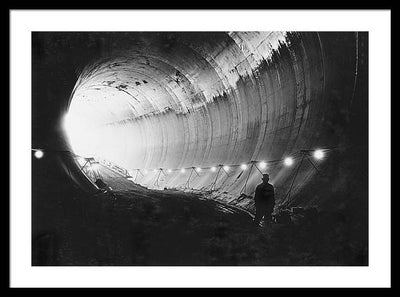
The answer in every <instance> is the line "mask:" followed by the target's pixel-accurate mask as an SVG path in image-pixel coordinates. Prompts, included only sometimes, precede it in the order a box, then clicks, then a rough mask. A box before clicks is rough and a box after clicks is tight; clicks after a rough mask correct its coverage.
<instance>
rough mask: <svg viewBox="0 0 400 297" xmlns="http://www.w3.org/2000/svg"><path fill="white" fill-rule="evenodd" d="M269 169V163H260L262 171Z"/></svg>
mask: <svg viewBox="0 0 400 297" xmlns="http://www.w3.org/2000/svg"><path fill="white" fill-rule="evenodd" d="M266 167H267V163H265V162H264V161H261V162H260V168H261V169H265V168H266Z"/></svg>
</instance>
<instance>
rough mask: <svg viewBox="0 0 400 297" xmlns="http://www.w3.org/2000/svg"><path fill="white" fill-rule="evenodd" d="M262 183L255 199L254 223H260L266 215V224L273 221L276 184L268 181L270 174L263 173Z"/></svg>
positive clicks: (257, 189) (258, 187)
mask: <svg viewBox="0 0 400 297" xmlns="http://www.w3.org/2000/svg"><path fill="white" fill-rule="evenodd" d="M262 181H263V182H262V183H261V184H259V185H258V186H257V188H256V193H255V195H254V200H255V204H256V216H255V217H254V224H255V225H257V226H258V225H259V224H260V221H261V219H262V218H263V217H264V222H265V223H266V224H270V223H271V219H272V218H271V215H272V212H273V211H274V207H275V191H274V186H273V185H271V184H270V183H268V181H269V175H268V174H263V177H262Z"/></svg>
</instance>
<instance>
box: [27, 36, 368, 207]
mask: <svg viewBox="0 0 400 297" xmlns="http://www.w3.org/2000/svg"><path fill="white" fill-rule="evenodd" d="M41 34H45V33H41ZM96 34H97V33H81V34H80V35H79V36H78V38H76V37H74V38H75V41H74V43H72V44H73V45H71V40H72V39H73V38H72V35H71V39H70V40H68V38H67V40H68V42H69V43H68V46H66V44H65V43H64V44H63V42H62V41H59V43H58V44H57V43H54V40H52V42H53V44H57V46H58V47H59V48H62V47H66V48H67V50H70V51H71V52H74V54H76V53H79V55H80V58H77V59H76V60H75V61H74V62H73V63H71V64H72V65H67V64H68V63H65V62H63V63H65V65H64V64H63V67H60V68H62V69H57V68H58V67H57V66H56V65H57V63H60V61H59V60H60V59H61V58H58V59H59V60H57V57H54V56H53V57H52V58H51V59H50V58H47V59H48V60H47V61H48V64H47V65H50V66H51V65H54V66H56V67H55V70H53V71H54V72H55V73H54V72H53V73H45V74H43V75H42V78H43V77H48V78H49V81H53V82H54V86H53V88H58V90H57V92H58V94H62V96H60V98H61V100H58V99H56V98H51V99H48V101H47V104H49V105H50V106H51V108H50V109H49V111H48V112H47V113H46V115H47V116H49V117H51V119H52V121H53V122H54V123H57V125H55V126H57V128H56V129H55V131H54V133H53V134H51V135H52V137H49V138H52V140H51V141H50V142H51V145H50V146H52V147H53V148H54V147H57V149H59V150H61V151H63V150H67V151H69V150H70V151H73V152H74V153H75V154H77V155H81V156H89V157H92V156H94V157H96V158H99V159H102V160H103V159H104V160H107V161H110V162H112V163H114V164H117V165H118V166H120V167H122V168H125V169H126V170H128V172H129V173H130V175H131V176H132V177H134V181H135V182H136V183H138V184H141V185H143V186H146V187H148V188H156V189H164V188H177V189H184V188H190V189H194V190H200V191H201V190H203V191H204V190H209V189H210V187H213V189H214V190H215V191H214V192H212V193H211V196H212V197H213V198H216V199H220V200H222V201H224V202H227V203H231V204H233V205H237V206H240V207H242V208H244V209H248V210H251V211H252V210H253V200H252V198H251V195H252V194H253V192H254V189H255V186H256V185H257V184H258V183H260V180H261V172H265V173H269V174H270V176H271V182H272V184H274V186H275V189H276V197H277V203H278V204H280V205H283V204H288V203H289V205H301V206H318V207H321V208H324V207H332V206H334V207H336V208H342V209H349V210H351V211H352V212H353V213H354V212H360V213H361V210H360V209H362V211H364V210H365V209H366V207H367V202H366V199H365V197H366V191H367V189H366V186H367V177H366V176H367V170H368V169H367V165H366V164H367V163H366V160H367V153H368V151H367V149H368V146H367V141H368V137H367V135H368V131H367V130H368V129H367V128H368V122H367V110H368V105H367V102H368V96H367V62H368V61H367V58H366V57H367V45H368V35H367V33H357V32H229V33H226V32H180V33H176V32H141V33H132V32H130V33H123V32H120V33H102V34H103V35H101V37H99V36H98V35H96ZM42 36H43V35H42ZM38 40H39V41H38V42H39V43H40V42H42V43H45V40H46V38H43V39H40V38H38ZM43 40H44V41H43ZM44 47H45V46H43V48H44ZM39 52H40V51H39ZM39 54H41V55H45V56H46V55H47V57H50V56H51V54H52V52H51V51H50V52H48V53H46V54H43V52H42V53H39ZM39 54H38V55H39ZM39 71H43V73H44V70H39ZM51 76H53V77H51ZM61 76H64V77H68V78H67V79H66V78H63V79H64V80H60V79H58V80H57V78H60V77H61ZM68 90H69V91H68ZM34 91H35V88H34ZM34 94H35V93H34ZM42 100H43V99H42ZM46 125H47V124H45V123H43V124H42V126H40V125H39V126H37V127H36V126H35V127H34V132H35V131H36V130H35V129H39V128H43V127H44V126H46ZM47 129H49V128H48V127H47ZM34 134H35V133H34ZM35 141H36V143H37V144H38V147H41V146H40V145H41V144H43V143H46V144H48V143H50V142H49V141H47V139H40V137H37V138H35V139H34V142H35ZM46 141H47V142H46ZM315 149H321V150H322V151H324V153H325V155H324V158H323V159H322V160H318V161H315V160H314V161H313V162H314V163H313V162H309V161H308V160H306V159H308V158H309V157H308V156H306V158H305V159H304V158H303V159H302V156H303V155H302V153H301V152H302V151H303V153H304V151H307V150H311V151H312V150H315ZM288 156H291V157H292V158H293V160H294V164H293V165H292V166H285V165H284V164H283V162H282V160H283V159H284V158H286V157H288ZM252 161H253V162H261V161H264V162H265V163H266V166H264V167H260V166H258V169H257V168H255V167H253V168H252V171H251V172H250V167H251V162H252ZM60 164H62V166H64V167H65V168H68V170H70V172H71V171H72V172H73V173H74V180H75V181H77V183H79V184H80V185H82V184H83V182H82V181H84V178H82V176H81V173H80V172H79V170H77V166H76V163H75V162H74V161H73V159H72V157H69V156H68V155H63V157H62V162H61V163H60ZM241 164H247V168H246V170H243V168H242V167H241V166H240V165H241ZM257 164H258V163H257ZM220 165H224V166H229V168H226V169H227V170H220V171H218V169H219V168H220V167H218V166H220ZM213 167H216V169H217V170H215V171H213V170H212V169H213ZM160 168H162V169H163V174H160ZM182 168H186V170H185V172H182V171H181V169H182ZM191 168H202V170H201V171H199V172H192V175H191V178H190V179H188V177H189V175H190V174H191V170H192V169H191ZM138 169H140V170H141V173H143V172H146V171H147V173H146V174H143V175H142V174H138V172H137V171H138ZM259 169H260V170H259ZM168 170H169V171H168ZM260 171H261V172H260ZM164 172H165V173H166V174H164ZM295 175H296V178H295V179H294V177H295ZM244 186H245V187H244ZM83 187H90V183H86V185H84V186H83ZM289 189H291V192H290V195H289V196H288V195H287V194H288V191H289ZM241 194H245V195H242V196H240V195H241ZM289 199H290V201H289ZM357 209H358V210H359V211H357Z"/></svg>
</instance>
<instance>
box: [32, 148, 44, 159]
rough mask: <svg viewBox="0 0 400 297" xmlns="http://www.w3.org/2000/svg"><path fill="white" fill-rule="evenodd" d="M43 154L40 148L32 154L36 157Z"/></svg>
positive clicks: (40, 156)
mask: <svg viewBox="0 0 400 297" xmlns="http://www.w3.org/2000/svg"><path fill="white" fill-rule="evenodd" d="M43 155H44V153H43V151H41V150H37V151H36V152H35V153H34V156H35V157H36V159H40V158H42V157H43Z"/></svg>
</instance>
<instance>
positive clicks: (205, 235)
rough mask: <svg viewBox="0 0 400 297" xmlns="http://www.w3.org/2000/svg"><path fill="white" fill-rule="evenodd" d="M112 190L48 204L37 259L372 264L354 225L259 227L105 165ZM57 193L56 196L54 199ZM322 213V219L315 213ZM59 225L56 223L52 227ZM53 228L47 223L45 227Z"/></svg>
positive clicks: (196, 197)
mask: <svg viewBox="0 0 400 297" xmlns="http://www.w3.org/2000/svg"><path fill="white" fill-rule="evenodd" d="M101 176H102V177H103V180H104V181H105V182H106V183H107V184H108V185H109V186H111V187H112V189H113V191H112V193H106V194H104V193H100V194H96V195H92V196H89V197H87V196H85V195H83V194H79V193H75V194H74V195H73V197H72V199H71V197H67V196H64V197H63V193H62V190H61V189H59V192H58V193H57V194H56V195H54V196H53V197H54V198H56V199H55V200H54V202H56V203H54V204H53V205H52V204H50V203H48V204H47V212H49V213H50V212H51V213H52V214H53V217H54V220H53V221H52V219H51V216H48V215H47V218H48V220H46V222H47V225H48V226H47V229H48V230H49V231H48V232H44V233H43V232H42V234H38V236H36V238H34V240H33V265H62V266H68V265H79V266H85V265H97V266H103V265H114V266H115V265H117V266H134V265H139V266H142V265H146V266H148V265H150V266H163V265H174V266H175V265H180V266H185V265H190V266H201V265H218V266H226V265H365V263H366V261H367V260H366V258H365V257H366V256H365V254H366V252H365V251H362V250H361V246H360V245H359V243H357V242H353V241H352V240H349V238H350V236H351V235H349V234H346V231H345V230H347V226H346V225H340V224H338V223H337V221H335V223H332V220H329V219H327V217H325V219H323V217H322V216H321V217H320V218H319V219H318V221H315V220H314V221H313V220H311V219H310V218H306V217H302V218H298V219H297V220H296V219H295V220H294V221H293V222H292V223H291V224H273V225H272V226H271V227H270V228H269V229H266V228H262V227H260V228H256V227H254V226H253V225H252V217H251V216H250V215H249V214H248V213H247V212H245V211H241V210H239V209H237V208H233V207H231V206H229V205H225V204H221V203H220V202H217V201H213V200H209V199H206V198H205V197H203V196H202V195H201V194H193V193H186V192H181V191H172V190H165V191H155V190H149V189H146V188H144V187H142V186H140V185H136V184H134V183H133V182H131V181H129V180H127V179H125V178H123V177H122V176H119V175H118V174H116V173H114V172H112V171H111V170H109V169H107V168H105V167H102V169H101ZM54 198H53V199H54ZM314 219H315V218H314ZM50 226H51V227H50ZM41 229H42V230H46V226H42V227H41Z"/></svg>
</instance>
